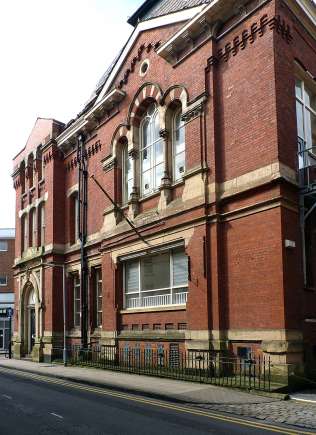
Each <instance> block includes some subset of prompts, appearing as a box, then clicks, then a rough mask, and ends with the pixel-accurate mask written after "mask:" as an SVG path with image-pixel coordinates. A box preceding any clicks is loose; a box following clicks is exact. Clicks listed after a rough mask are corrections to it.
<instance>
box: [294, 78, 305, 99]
mask: <svg viewBox="0 0 316 435" xmlns="http://www.w3.org/2000/svg"><path fill="white" fill-rule="evenodd" d="M295 95H296V96H297V97H298V98H301V99H302V98H303V94H302V82H301V80H296V81H295Z"/></svg>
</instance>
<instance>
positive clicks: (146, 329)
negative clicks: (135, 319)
mask: <svg viewBox="0 0 316 435" xmlns="http://www.w3.org/2000/svg"><path fill="white" fill-rule="evenodd" d="M142 330H143V331H148V330H149V324H148V323H144V324H143V325H142Z"/></svg>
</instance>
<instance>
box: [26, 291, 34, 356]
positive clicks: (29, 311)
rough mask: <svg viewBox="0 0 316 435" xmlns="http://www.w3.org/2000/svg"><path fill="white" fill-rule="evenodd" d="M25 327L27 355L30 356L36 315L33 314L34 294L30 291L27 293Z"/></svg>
mask: <svg viewBox="0 0 316 435" xmlns="http://www.w3.org/2000/svg"><path fill="white" fill-rule="evenodd" d="M26 316H27V318H26V321H27V323H26V325H27V335H26V338H27V346H26V350H27V354H28V355H31V354H32V350H33V347H34V344H35V337H36V314H35V292H34V289H32V290H31V291H30V293H29V297H28V303H27V306H26Z"/></svg>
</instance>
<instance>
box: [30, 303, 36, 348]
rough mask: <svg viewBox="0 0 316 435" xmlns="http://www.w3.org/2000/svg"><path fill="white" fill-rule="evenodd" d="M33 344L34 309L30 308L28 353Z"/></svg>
mask: <svg viewBox="0 0 316 435" xmlns="http://www.w3.org/2000/svg"><path fill="white" fill-rule="evenodd" d="M34 344H35V308H30V353H31V352H32V349H33V346H34Z"/></svg>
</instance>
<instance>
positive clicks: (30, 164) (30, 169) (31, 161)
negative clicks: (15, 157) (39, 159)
mask: <svg viewBox="0 0 316 435" xmlns="http://www.w3.org/2000/svg"><path fill="white" fill-rule="evenodd" d="M27 170H28V178H29V188H30V189H31V188H32V187H33V184H34V158H33V154H31V155H30V157H29V159H28V163H27Z"/></svg>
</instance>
